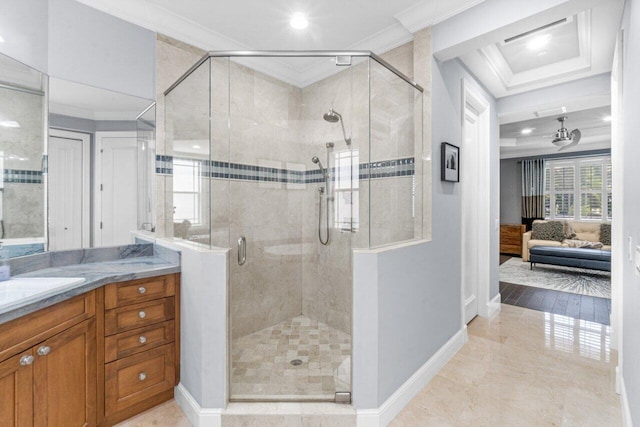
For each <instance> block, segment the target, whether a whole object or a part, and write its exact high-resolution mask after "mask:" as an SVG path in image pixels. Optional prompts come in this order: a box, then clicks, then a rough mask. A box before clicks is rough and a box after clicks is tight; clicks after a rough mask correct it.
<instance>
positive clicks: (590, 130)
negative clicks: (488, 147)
mask: <svg viewBox="0 0 640 427" xmlns="http://www.w3.org/2000/svg"><path fill="white" fill-rule="evenodd" d="M610 115H611V107H609V106H607V107H599V108H592V109H588V110H583V111H576V112H572V113H567V114H564V116H566V117H567V120H566V121H565V127H566V128H567V129H569V131H572V130H573V129H579V130H580V132H581V133H582V138H581V139H580V142H579V143H578V145H576V146H575V147H571V148H569V149H566V150H563V151H562V152H563V153H571V152H578V151H586V150H597V149H607V148H611V123H610V122H608V121H605V120H604V119H605V118H606V117H610ZM523 129H533V130H532V132H531V133H529V134H527V135H523V134H522V130H523ZM558 129H560V123H559V122H558V121H557V120H556V117H555V116H554V117H543V118H540V119H533V120H525V121H521V122H516V123H508V124H503V125H501V126H500V157H501V158H503V159H504V158H513V157H527V156H533V155H541V154H552V153H556V152H557V151H558V147H556V146H555V145H553V144H552V143H551V138H550V136H551V135H552V134H553V133H555V132H556V131H557V130H558Z"/></svg>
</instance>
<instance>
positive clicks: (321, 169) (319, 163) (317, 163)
mask: <svg viewBox="0 0 640 427" xmlns="http://www.w3.org/2000/svg"><path fill="white" fill-rule="evenodd" d="M311 161H312V162H313V163H315V164H316V165H318V167H319V168H320V172H322V176H324V177H325V178H326V177H327V170H326V169H325V168H324V167H323V166H322V162H320V159H319V158H318V156H313V157H312V158H311Z"/></svg>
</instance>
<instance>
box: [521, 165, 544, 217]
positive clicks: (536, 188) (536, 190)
mask: <svg viewBox="0 0 640 427" xmlns="http://www.w3.org/2000/svg"><path fill="white" fill-rule="evenodd" d="M544 164H545V161H544V159H535V160H523V161H522V223H523V224H527V229H529V228H530V227H531V223H532V222H533V220H534V219H540V218H544Z"/></svg>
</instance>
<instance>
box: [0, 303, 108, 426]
mask: <svg viewBox="0 0 640 427" xmlns="http://www.w3.org/2000/svg"><path fill="white" fill-rule="evenodd" d="M96 367H97V357H96V321H95V292H93V291H92V292H89V293H87V294H84V295H80V296H78V297H75V298H72V299H70V300H68V301H65V302H62V303H59V304H56V305H54V306H51V307H48V308H46V309H43V310H40V311H37V312H35V313H32V314H30V315H27V316H24V317H22V318H19V319H16V320H13V321H10V322H7V323H5V324H2V325H0V396H2V397H1V398H0V425H1V426H14V427H22V426H35V427H40V426H48V427H58V426H59V427H67V426H68V427H75V426H77V427H83V426H95V425H96V421H97V412H96V396H97V383H96Z"/></svg>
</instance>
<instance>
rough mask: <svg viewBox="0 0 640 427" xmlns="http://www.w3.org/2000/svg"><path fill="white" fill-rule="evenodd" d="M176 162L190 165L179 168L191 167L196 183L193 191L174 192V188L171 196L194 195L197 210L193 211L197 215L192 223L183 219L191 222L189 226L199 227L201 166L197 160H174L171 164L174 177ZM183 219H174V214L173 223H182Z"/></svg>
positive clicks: (200, 216) (200, 220)
mask: <svg viewBox="0 0 640 427" xmlns="http://www.w3.org/2000/svg"><path fill="white" fill-rule="evenodd" d="M176 162H184V163H190V164H189V165H180V166H185V167H192V168H193V169H194V174H195V179H196V180H197V182H196V186H195V187H196V188H194V189H193V191H176V190H175V188H174V190H173V194H174V195H175V194H193V195H195V201H196V204H197V209H196V210H195V214H196V215H197V217H196V218H193V221H192V220H191V218H184V219H187V220H189V221H191V225H200V224H201V222H202V217H203V216H202V198H201V195H202V188H201V185H202V165H201V164H200V161H199V160H193V159H182V158H181V159H174V163H173V169H174V170H173V173H174V175H175V169H176ZM174 206H175V197H174ZM184 219H177V218H175V214H174V221H182V220H184Z"/></svg>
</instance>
